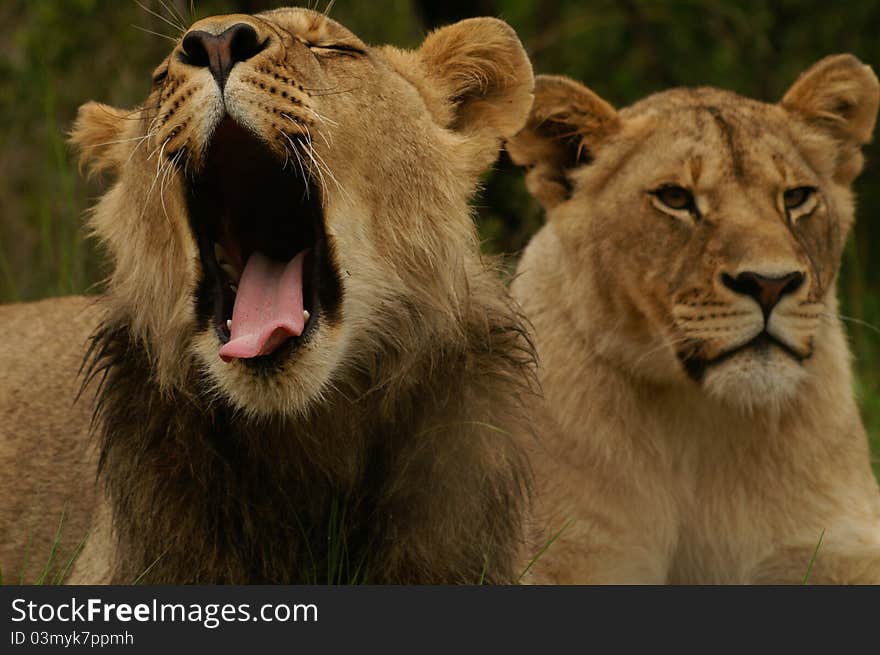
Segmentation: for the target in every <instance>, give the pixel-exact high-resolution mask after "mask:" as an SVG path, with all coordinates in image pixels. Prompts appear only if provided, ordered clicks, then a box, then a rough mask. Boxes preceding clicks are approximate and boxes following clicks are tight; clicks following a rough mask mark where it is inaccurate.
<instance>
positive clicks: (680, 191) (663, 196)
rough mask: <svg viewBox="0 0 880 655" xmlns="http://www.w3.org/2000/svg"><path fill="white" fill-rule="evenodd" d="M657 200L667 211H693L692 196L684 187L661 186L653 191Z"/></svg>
mask: <svg viewBox="0 0 880 655" xmlns="http://www.w3.org/2000/svg"><path fill="white" fill-rule="evenodd" d="M654 195H655V196H656V197H657V200H659V201H660V202H662V203H663V204H664V205H666V206H667V207H669V209H675V210H682V209H686V210H692V209H694V207H695V205H694V195H693V194H692V193H691V192H690V191H688V190H687V189H685V188H684V187H680V186H676V185H669V186H663V187H660V188H659V189H657V190H656V191H654Z"/></svg>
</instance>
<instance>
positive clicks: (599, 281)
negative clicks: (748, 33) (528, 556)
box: [508, 56, 880, 583]
mask: <svg viewBox="0 0 880 655" xmlns="http://www.w3.org/2000/svg"><path fill="white" fill-rule="evenodd" d="M878 97H880V88H878V82H877V78H876V77H875V76H874V74H873V73H872V71H871V69H870V68H868V67H867V66H864V65H863V64H861V63H860V62H859V61H858V60H856V59H855V58H854V57H851V56H836V57H830V58H827V59H825V60H823V61H821V62H820V63H818V64H817V65H816V66H815V67H813V68H812V69H810V70H809V71H807V72H806V73H805V74H804V75H803V76H802V77H801V78H800V79H799V80H798V81H797V82H796V83H795V85H794V86H793V87H792V88H791V89H790V90H789V91H788V93H787V94H786V95H785V97H784V99H783V100H782V102H781V103H780V104H778V105H772V104H765V103H761V102H756V101H754V100H749V99H746V98H742V97H740V96H737V95H735V94H733V93H729V92H726V91H720V90H716V89H709V88H703V89H675V90H671V91H668V92H665V93H660V94H657V95H654V96H651V97H649V98H647V99H645V100H643V101H641V102H639V103H637V104H635V105H633V106H631V107H629V108H626V109H623V110H621V111H619V112H618V111H615V110H614V109H613V108H612V107H611V106H610V105H609V104H608V103H606V102H605V101H603V100H601V99H600V98H598V97H597V96H596V95H595V94H594V93H592V92H591V91H589V90H588V89H585V88H584V87H582V86H581V85H579V84H578V83H576V82H573V81H571V80H567V79H564V78H558V77H543V76H542V77H539V78H538V80H537V83H536V99H535V104H534V107H533V110H532V115H531V117H530V119H529V123H528V125H527V127H526V128H525V129H524V130H523V131H522V132H521V133H520V134H519V135H517V136H516V137H515V138H514V139H513V140H512V141H511V142H510V143H509V146H508V147H509V150H510V153H511V156H512V157H513V159H514V160H515V161H517V162H518V163H520V164H523V165H525V166H527V167H528V170H529V172H528V175H527V182H528V185H529V188H530V190H531V191H532V193H533V194H534V195H535V196H536V197H537V198H539V199H540V200H541V201H542V202H543V204H544V205H545V207H546V208H547V219H548V220H547V225H545V226H544V228H543V229H542V230H541V231H540V233H539V234H538V235H537V236H536V237H535V238H534V239H533V240H532V242H531V244H530V245H529V246H528V248H527V250H526V252H525V254H524V256H523V258H522V260H521V262H520V265H519V271H518V276H517V277H516V279H515V281H514V284H513V293H514V296H515V297H516V298H517V299H518V300H519V301H520V302H521V303H522V305H523V307H524V309H525V311H526V313H527V315H528V316H529V318H530V320H531V322H532V323H533V324H534V329H535V333H534V339H535V342H536V348H537V350H538V355H539V361H540V371H539V378H540V380H541V383H542V386H543V391H544V395H545V398H546V402H547V408H546V411H547V414H548V416H547V418H546V429H543V428H542V432H544V437H545V438H544V439H543V440H542V447H541V448H538V449H536V451H535V453H534V454H533V457H534V462H535V471H536V478H537V488H538V492H537V495H538V501H537V503H538V506H539V507H538V510H537V515H538V517H539V518H540V520H541V521H542V522H543V525H544V527H545V528H546V530H547V534H548V535H550V536H552V535H554V534H557V533H560V532H561V534H560V536H559V538H558V540H557V541H556V542H555V543H554V544H553V546H552V547H551V548H550V549H549V550H548V551H547V553H546V554H545V556H544V557H543V558H541V559H540V560H539V561H538V562H537V564H536V566H535V575H536V579H537V580H538V581H540V582H561V583H570V582H577V583H766V582H785V583H797V582H801V581H802V580H803V579H804V577H805V574H806V572H807V570H808V568H809V564H810V561H811V558H812V556H813V553H814V551H815V549H816V547H817V545H818V544H819V541H820V537H821V547H820V548H819V550H818V555H817V559H816V561H815V565H814V567H813V569H812V572H811V575H810V580H811V581H812V582H817V583H819V582H822V583H865V582H869V583H878V582H880V493H878V488H877V482H876V480H875V479H874V476H873V474H872V471H871V465H870V454H869V449H868V443H867V440H866V436H865V430H864V428H863V426H862V422H861V420H860V417H859V413H858V409H857V406H856V401H855V398H854V397H853V381H852V374H851V370H850V358H851V357H850V353H849V350H848V347H847V343H846V338H845V334H844V330H843V328H842V326H841V321H840V319H839V317H838V315H837V312H838V306H837V300H836V282H837V275H838V271H839V267H840V260H841V254H842V250H843V247H844V244H845V242H846V238H847V235H848V233H849V231H850V228H851V225H852V221H853V215H854V199H853V194H852V192H851V189H850V185H851V183H852V181H853V179H854V178H855V177H856V175H857V174H858V173H859V171H860V170H861V168H862V154H861V152H860V147H861V146H862V145H863V144H864V143H865V142H867V141H868V140H869V139H870V136H871V133H872V130H873V126H874V121H875V118H876V114H877V107H878ZM666 184H675V185H679V186H681V187H684V188H687V189H690V190H692V191H693V194H694V198H695V204H696V209H697V210H698V212H697V213H698V214H699V215H698V216H696V215H695V213H694V212H690V211H675V210H674V209H671V208H669V207H668V206H666V207H664V206H663V204H662V203H660V201H659V200H658V196H656V195H655V194H653V193H652V191H655V190H657V189H658V188H661V187H662V186H663V185H666ZM802 185H808V186H813V187H816V188H817V189H818V191H817V193H816V194H815V195H814V196H813V198H814V201H815V202H813V203H811V204H810V205H808V206H805V207H803V208H800V209H793V210H790V211H786V210H785V209H784V205H783V204H782V202H783V198H782V193H783V191H784V190H786V189H790V188H792V187H795V188H796V187H799V186H802ZM749 270H752V271H758V272H762V273H763V274H764V275H765V276H767V277H774V276H778V275H782V274H783V273H786V272H789V271H801V272H803V274H804V275H805V282H804V284H803V286H802V287H801V288H799V289H798V290H797V291H796V292H794V293H791V294H789V295H787V296H784V297H783V298H782V300H781V301H780V303H779V304H778V305H777V306H776V307H775V309H773V312H772V313H771V314H770V315H769V316H770V318H769V320H768V323H767V329H768V330H769V331H770V332H771V333H772V334H773V335H774V336H776V337H778V338H780V339H783V340H784V341H785V342H786V343H787V344H788V346H789V348H790V349H791V351H792V352H793V353H797V355H798V357H799V358H801V361H797V360H796V359H795V358H794V357H793V356H791V355H789V354H786V353H783V352H782V351H781V350H779V349H778V348H776V347H775V346H774V347H769V348H767V349H755V348H752V349H750V350H746V351H741V352H739V353H738V354H736V355H733V356H729V357H728V358H726V359H725V360H723V361H718V362H717V363H715V364H710V362H712V361H713V360H714V358H716V357H718V356H720V355H724V353H727V352H730V351H731V349H733V348H736V347H737V346H739V345H741V344H745V343H748V342H749V340H750V339H751V338H752V337H753V336H754V335H755V334H757V333H759V332H760V330H761V329H762V327H763V325H764V319H763V317H762V314H761V310H760V307H759V306H758V304H757V303H756V302H755V301H754V300H752V299H751V298H749V297H747V296H744V295H741V294H737V293H734V292H733V291H731V290H730V289H728V288H727V287H726V286H725V285H724V283H723V282H722V279H721V276H722V274H723V273H728V274H730V275H734V276H735V275H737V274H738V273H739V272H742V271H749ZM823 534H824V536H822V535H823Z"/></svg>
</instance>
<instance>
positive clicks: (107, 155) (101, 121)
mask: <svg viewBox="0 0 880 655" xmlns="http://www.w3.org/2000/svg"><path fill="white" fill-rule="evenodd" d="M128 115H129V112H126V111H124V110H122V109H116V108H115V107H111V106H109V105H103V104H101V103H99V102H87V103H86V104H84V105H83V106H82V107H80V108H79V111H78V112H77V114H76V120H75V121H74V123H73V129H72V130H71V131H70V142H71V143H72V144H73V145H74V146H75V147H76V149H77V150H78V151H79V166H80V169H88V172H89V175H96V174H99V173H103V172H104V171H107V170H112V169H113V168H114V167H115V161H116V160H115V158H114V157H113V156H112V152H113V149H114V146H115V145H117V144H118V142H119V140H120V138H121V137H122V132H123V126H124V125H125V119H126V118H127V117H128Z"/></svg>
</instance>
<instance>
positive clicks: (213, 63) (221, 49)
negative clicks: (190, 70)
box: [182, 23, 266, 91]
mask: <svg viewBox="0 0 880 655" xmlns="http://www.w3.org/2000/svg"><path fill="white" fill-rule="evenodd" d="M182 45H183V58H184V61H186V63H188V64H190V65H192V66H201V67H207V68H208V69H210V71H211V74H212V75H213V76H214V79H215V80H217V85H218V86H219V87H220V90H221V91H222V90H223V87H225V86H226V80H227V78H228V77H229V71H231V70H232V67H233V66H235V64H237V63H238V62H240V61H246V60H248V59H250V58H251V57H253V56H254V55H256V54H257V53H259V52H261V51H262V50H263V49H264V48H265V47H266V42H265V41H262V42H261V41H260V39H259V37H258V36H257V31H256V30H255V29H254V28H253V27H251V26H250V25H248V24H246V23H236V24H235V25H233V26H232V27H230V28H228V29H226V30H224V31H222V32H221V33H220V34H211V33H210V32H205V31H203V30H193V31H191V32H188V33H187V35H186V36H184V37H183V44H182Z"/></svg>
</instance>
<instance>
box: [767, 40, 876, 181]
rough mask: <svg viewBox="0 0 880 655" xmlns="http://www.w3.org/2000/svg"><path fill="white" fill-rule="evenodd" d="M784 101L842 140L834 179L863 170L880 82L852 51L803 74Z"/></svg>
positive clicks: (848, 178)
mask: <svg viewBox="0 0 880 655" xmlns="http://www.w3.org/2000/svg"><path fill="white" fill-rule="evenodd" d="M781 104H782V106H783V107H784V108H785V109H786V110H788V111H789V112H791V113H792V114H795V115H796V116H798V117H799V118H801V119H802V120H804V121H805V122H806V123H807V124H809V125H811V126H812V127H814V128H816V129H818V130H820V131H822V132H824V133H826V134H829V135H831V137H832V138H834V139H835V140H836V141H837V142H838V143H839V144H840V152H839V153H838V157H837V162H836V172H835V178H836V179H837V180H838V181H840V182H843V183H849V182H851V181H852V180H853V179H855V177H856V176H857V175H858V174H859V173H860V172H861V170H862V165H863V163H864V159H863V157H862V153H861V146H863V145H864V144H866V143H868V141H870V140H871V136H872V134H873V132H874V125H875V123H876V121H877V109H878V106H880V82H878V81H877V76H876V75H875V74H874V71H873V70H871V67H870V66H866V65H865V64H863V63H862V62H861V61H859V60H858V59H857V58H856V57H854V56H852V55H833V56H830V57H826V58H825V59H822V60H821V61H819V62H818V63H816V64H814V65H813V66H812V67H811V68H809V69H808V70H807V71H806V72H804V73H802V74H801V76H800V77H799V78H798V79H797V81H796V82H795V83H794V84H793V85H792V86H791V88H790V89H789V90H788V92H787V93H786V94H785V96H784V97H783V98H782V103H781Z"/></svg>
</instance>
